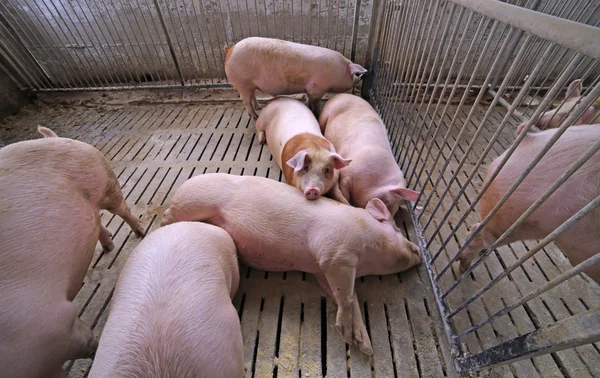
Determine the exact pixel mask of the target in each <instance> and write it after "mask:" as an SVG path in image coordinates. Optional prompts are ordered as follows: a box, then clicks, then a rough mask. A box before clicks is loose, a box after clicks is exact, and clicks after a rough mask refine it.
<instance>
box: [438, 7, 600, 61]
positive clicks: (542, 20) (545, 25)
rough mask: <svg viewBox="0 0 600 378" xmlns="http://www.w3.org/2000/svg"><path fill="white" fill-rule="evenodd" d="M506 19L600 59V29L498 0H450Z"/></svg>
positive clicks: (500, 18)
mask: <svg viewBox="0 0 600 378" xmlns="http://www.w3.org/2000/svg"><path fill="white" fill-rule="evenodd" d="M449 1H451V2H453V3H455V4H459V5H462V6H463V7H467V8H469V9H472V10H474V11H475V12H478V13H481V14H484V15H486V16H488V17H493V18H494V19H495V20H498V21H500V22H502V23H505V24H508V25H510V26H512V27H515V28H517V29H520V30H524V31H526V32H528V33H531V34H534V35H537V36H538V37H541V38H543V39H547V40H550V41H552V42H555V43H558V44H560V45H562V46H564V47H567V48H569V49H571V50H574V51H577V52H579V53H581V54H584V55H587V56H590V57H593V58H596V59H600V43H598V29H597V28H595V27H593V26H589V25H585V24H580V23H578V22H575V21H570V20H565V19H562V18H560V17H555V16H551V15H548V14H544V13H540V12H536V11H532V10H529V9H525V8H521V7H518V6H515V5H511V4H507V3H504V2H501V1H498V0H449Z"/></svg>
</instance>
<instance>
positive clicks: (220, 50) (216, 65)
mask: <svg viewBox="0 0 600 378" xmlns="http://www.w3.org/2000/svg"><path fill="white" fill-rule="evenodd" d="M198 5H199V6H200V13H202V16H203V17H204V25H205V26H206V34H207V35H208V38H207V39H208V43H209V44H210V55H212V58H213V62H214V64H215V68H217V67H219V71H220V72H222V74H223V76H225V72H224V67H223V64H221V65H218V64H217V57H216V56H215V55H216V54H215V47H214V45H213V43H212V40H213V38H212V36H211V34H210V27H209V20H208V16H207V15H206V9H205V8H204V3H203V2H202V0H199V1H198ZM194 9H195V8H194ZM213 25H215V28H216V24H214V16H213ZM198 31H199V32H200V34H201V35H202V31H201V30H200V22H199V21H198ZM215 34H216V30H215ZM215 39H217V38H216V36H215ZM217 49H218V50H219V52H222V49H221V46H217ZM222 62H225V59H223V60H222Z"/></svg>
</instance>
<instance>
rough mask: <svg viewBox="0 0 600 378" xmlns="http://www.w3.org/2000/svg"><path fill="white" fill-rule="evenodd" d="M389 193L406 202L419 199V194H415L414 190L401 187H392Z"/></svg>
mask: <svg viewBox="0 0 600 378" xmlns="http://www.w3.org/2000/svg"><path fill="white" fill-rule="evenodd" d="M390 193H391V194H392V195H393V196H394V197H396V198H400V199H403V200H406V201H416V200H417V198H419V194H420V193H419V192H415V191H414V190H411V189H408V188H403V187H401V186H397V187H394V188H392V189H390Z"/></svg>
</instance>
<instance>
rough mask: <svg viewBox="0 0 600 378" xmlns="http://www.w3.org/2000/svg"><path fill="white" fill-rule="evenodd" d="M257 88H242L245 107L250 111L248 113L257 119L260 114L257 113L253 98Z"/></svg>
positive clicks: (241, 92) (241, 93)
mask: <svg viewBox="0 0 600 378" xmlns="http://www.w3.org/2000/svg"><path fill="white" fill-rule="evenodd" d="M255 91H256V90H255V89H250V90H240V91H239V92H240V96H241V97H242V103H243V104H244V107H245V108H246V111H247V112H248V115H249V116H250V117H252V119H254V120H256V119H257V118H258V114H256V111H255V110H254V107H253V106H252V102H253V99H254V97H255V94H254V92H255Z"/></svg>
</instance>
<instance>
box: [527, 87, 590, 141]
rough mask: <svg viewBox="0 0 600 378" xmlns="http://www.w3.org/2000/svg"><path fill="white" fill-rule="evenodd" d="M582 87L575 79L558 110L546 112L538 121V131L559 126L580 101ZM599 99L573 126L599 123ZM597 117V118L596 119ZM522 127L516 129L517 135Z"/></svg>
mask: <svg viewBox="0 0 600 378" xmlns="http://www.w3.org/2000/svg"><path fill="white" fill-rule="evenodd" d="M582 89H583V86H582V84H581V79H577V80H575V81H573V82H572V83H571V84H569V88H568V89H567V94H566V95H565V99H566V101H565V103H564V104H563V106H561V107H560V108H557V109H554V110H551V111H548V112H546V113H544V114H542V116H541V117H540V118H539V119H538V121H537V124H536V125H537V126H538V127H539V128H540V129H542V130H543V129H554V128H557V127H559V126H560V124H561V123H562V121H563V120H564V119H565V117H566V116H567V115H568V113H569V112H570V111H571V110H572V109H573V108H574V107H575V106H576V105H577V103H578V102H579V101H580V99H581V92H582ZM599 115H600V98H599V99H597V100H596V101H595V102H594V103H593V104H592V106H590V107H589V108H588V109H587V110H586V111H585V112H584V113H583V115H582V116H581V118H579V119H578V120H577V121H575V123H574V125H589V124H590V123H592V122H595V121H599V122H600V117H598V116H599ZM597 117H598V118H597ZM523 126H524V125H521V126H520V127H519V129H517V134H520V132H521V130H522V128H523Z"/></svg>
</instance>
